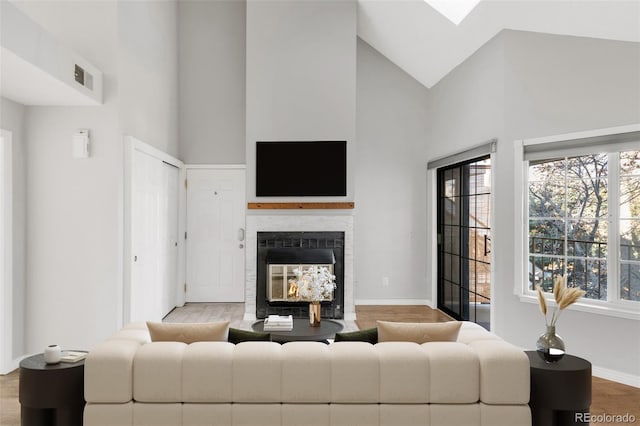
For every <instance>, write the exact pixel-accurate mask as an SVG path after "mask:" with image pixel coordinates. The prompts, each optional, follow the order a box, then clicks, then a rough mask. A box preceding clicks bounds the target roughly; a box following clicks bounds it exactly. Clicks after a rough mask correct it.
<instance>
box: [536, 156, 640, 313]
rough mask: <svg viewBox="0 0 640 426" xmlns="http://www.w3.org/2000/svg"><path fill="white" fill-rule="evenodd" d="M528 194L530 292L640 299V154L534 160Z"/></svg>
mask: <svg viewBox="0 0 640 426" xmlns="http://www.w3.org/2000/svg"><path fill="white" fill-rule="evenodd" d="M636 146H638V145H637V144H636ZM525 149H526V148H525ZM605 149H606V146H605ZM541 156H542V157H544V154H542V155H540V152H538V153H537V155H536V157H541ZM525 158H526V151H525ZM527 189H528V229H527V236H526V237H527V239H528V244H527V246H528V253H527V258H528V276H529V280H528V290H530V291H532V290H535V288H536V286H538V285H540V286H542V287H543V288H544V289H545V290H546V291H549V290H550V289H551V287H552V285H553V280H554V278H555V277H556V276H558V275H565V276H567V280H568V283H569V285H570V286H575V287H580V288H582V289H583V290H585V291H586V296H585V297H586V298H587V299H591V300H599V301H610V302H611V301H633V302H638V301H640V150H622V151H618V152H606V153H589V154H580V155H569V154H568V155H565V156H557V155H554V156H553V157H548V158H542V159H540V158H538V159H529V163H528V178H527Z"/></svg>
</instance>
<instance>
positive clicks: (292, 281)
mask: <svg viewBox="0 0 640 426" xmlns="http://www.w3.org/2000/svg"><path fill="white" fill-rule="evenodd" d="M310 266H318V267H325V268H327V269H328V270H329V272H331V273H332V274H333V265H331V264H326V265H277V264H276V265H269V277H268V281H267V282H268V288H267V300H269V302H300V296H299V294H298V291H299V288H298V282H297V280H298V277H297V275H296V272H295V271H296V270H297V269H300V270H303V271H304V270H306V269H307V268H309V267H310ZM332 300H333V292H332V293H331V296H330V297H326V298H324V299H323V301H332Z"/></svg>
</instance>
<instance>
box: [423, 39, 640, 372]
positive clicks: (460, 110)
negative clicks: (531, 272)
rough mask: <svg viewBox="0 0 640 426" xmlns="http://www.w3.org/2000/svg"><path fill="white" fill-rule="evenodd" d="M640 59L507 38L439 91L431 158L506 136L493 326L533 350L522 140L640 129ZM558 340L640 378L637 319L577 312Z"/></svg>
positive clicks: (568, 42) (631, 48)
mask: <svg viewBox="0 0 640 426" xmlns="http://www.w3.org/2000/svg"><path fill="white" fill-rule="evenodd" d="M638 58H639V56H638V45H637V44H633V43H625V42H615V41H604V40H595V39H588V38H577V37H566V36H553V35H543V34H537V33H525V32H514V31H503V32H502V33H500V34H499V35H498V36H496V37H495V38H494V39H492V40H491V41H490V42H489V43H487V44H486V45H485V46H483V47H482V48H481V49H480V50H479V51H478V52H476V53H475V54H474V55H473V56H472V57H471V58H469V59H468V60H467V61H465V62H464V63H463V64H461V65H460V66H458V67H457V68H456V69H455V70H454V71H453V72H452V73H451V74H449V75H448V76H447V77H446V78H445V79H443V80H442V81H441V82H440V83H438V84H437V85H436V86H434V87H433V88H432V90H431V91H430V100H429V102H430V113H429V116H428V117H429V123H430V130H429V136H428V144H429V146H428V147H426V148H427V149H425V155H426V157H427V159H434V158H437V157H439V156H441V155H442V154H444V153H447V152H451V151H456V150H462V149H464V148H468V147H470V146H472V145H474V144H477V143H479V142H482V141H483V140H486V139H489V138H491V137H497V138H498V152H497V153H496V155H495V161H494V163H493V167H494V196H495V207H494V212H495V217H494V227H493V230H492V233H493V247H494V259H496V260H495V261H494V265H493V268H494V283H493V294H492V304H493V308H494V317H493V318H492V328H493V330H494V331H495V332H497V333H498V334H499V335H501V336H502V337H504V338H505V339H507V340H508V341H510V342H512V343H514V344H517V345H520V346H522V347H526V348H532V347H533V345H534V343H535V341H536V339H537V337H538V335H540V334H541V333H542V332H543V331H544V320H543V318H542V316H541V314H540V312H539V310H538V307H537V306H536V305H535V304H528V303H522V302H520V300H519V299H518V298H517V297H516V296H515V294H514V279H515V277H514V264H515V262H522V259H519V258H516V254H515V253H516V252H517V251H516V248H515V246H514V235H515V233H516V232H517V233H520V232H522V229H520V227H519V226H518V227H516V225H515V224H514V217H513V216H514V215H513V210H512V209H511V208H510V207H509V206H512V205H513V204H514V203H515V202H516V201H515V199H514V191H515V187H514V185H515V177H514V168H513V158H514V149H515V146H514V141H515V140H518V139H524V138H530V137H535V136H546V135H553V134H559V133H566V132H571V131H577V130H588V129H593V128H602V127H612V126H618V125H623V124H630V123H637V122H638V121H640V120H639V118H640V117H639V115H640V106H639V104H638V102H640V101H639V97H638V96H637V94H638V93H639V90H638V87H639V80H640V77H639V76H640V65H639V63H638V62H639V59H638ZM433 285H435V283H433ZM558 332H559V334H560V335H561V336H562V337H563V338H564V339H565V341H566V343H567V347H568V350H569V352H570V353H572V354H576V355H579V356H583V357H585V358H587V359H589V360H590V361H591V362H592V363H593V364H594V366H596V367H600V368H604V369H609V370H613V371H614V372H618V373H622V375H623V376H624V375H625V374H626V375H635V376H639V375H640V365H639V364H638V362H637V360H638V359H640V323H638V322H637V321H632V320H625V319H620V318H613V317H607V316H603V315H595V314H590V313H585V312H577V311H569V312H566V313H565V314H563V318H562V320H561V321H560V323H559V325H558ZM600 371H602V370H600ZM614 374H615V373H614Z"/></svg>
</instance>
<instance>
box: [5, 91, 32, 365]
mask: <svg viewBox="0 0 640 426" xmlns="http://www.w3.org/2000/svg"><path fill="white" fill-rule="evenodd" d="M25 119H26V109H25V107H24V106H23V105H20V104H17V103H15V102H13V101H10V100H9V99H5V98H0V128H2V129H4V130H9V131H11V133H12V135H11V136H12V147H11V148H12V171H13V176H12V181H13V182H12V183H13V189H12V190H13V200H12V204H13V212H12V216H13V218H12V219H13V235H12V236H11V238H12V245H13V267H12V272H13V283H12V285H13V288H12V296H13V300H12V310H13V312H12V317H13V318H12V325H13V331H12V335H11V336H10V338H11V343H10V344H11V352H12V357H13V359H17V358H19V357H20V356H22V355H23V354H24V344H25V342H24V333H25V328H24V306H25V305H24V294H25V233H26V197H25V192H26V191H25V185H26V164H25V163H26V162H25ZM4 343H5V342H2V344H3V345H4Z"/></svg>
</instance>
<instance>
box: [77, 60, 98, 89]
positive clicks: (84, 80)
mask: <svg viewBox="0 0 640 426" xmlns="http://www.w3.org/2000/svg"><path fill="white" fill-rule="evenodd" d="M74 78H75V80H76V81H77V82H78V83H80V84H82V85H83V86H84V87H86V88H87V89H89V90H93V76H92V75H91V74H89V73H88V72H87V71H85V70H84V69H83V68H82V67H81V66H80V65H78V64H76V68H75V72H74Z"/></svg>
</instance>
